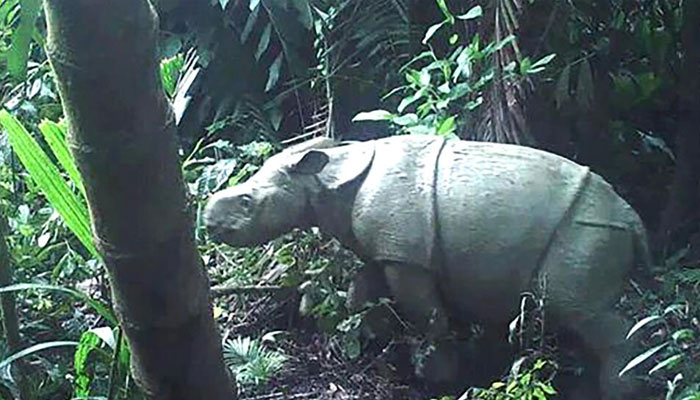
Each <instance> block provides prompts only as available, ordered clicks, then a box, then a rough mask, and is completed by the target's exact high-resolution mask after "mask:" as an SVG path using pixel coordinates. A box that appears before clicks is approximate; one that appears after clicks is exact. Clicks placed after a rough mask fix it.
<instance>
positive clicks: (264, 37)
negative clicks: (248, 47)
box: [255, 23, 272, 61]
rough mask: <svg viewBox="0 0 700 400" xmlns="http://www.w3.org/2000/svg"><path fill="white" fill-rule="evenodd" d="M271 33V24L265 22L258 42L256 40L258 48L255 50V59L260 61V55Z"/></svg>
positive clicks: (268, 41)
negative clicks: (265, 24)
mask: <svg viewBox="0 0 700 400" xmlns="http://www.w3.org/2000/svg"><path fill="white" fill-rule="evenodd" d="M271 34H272V24H269V23H268V24H267V26H266V27H265V30H264V31H263V34H262V36H261V37H260V42H258V49H257V50H256V51H255V60H256V61H260V57H262V55H263V54H264V53H265V50H267V47H268V46H269V45H270V35H271Z"/></svg>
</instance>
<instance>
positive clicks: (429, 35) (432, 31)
mask: <svg viewBox="0 0 700 400" xmlns="http://www.w3.org/2000/svg"><path fill="white" fill-rule="evenodd" d="M446 23H447V21H442V22H440V23H437V24H435V25H433V26H431V27H430V28H428V30H427V31H425V36H424V37H423V40H422V41H421V43H423V44H428V41H429V40H430V38H432V37H433V35H435V32H437V31H438V30H439V29H440V28H442V26H443V25H445V24H446Z"/></svg>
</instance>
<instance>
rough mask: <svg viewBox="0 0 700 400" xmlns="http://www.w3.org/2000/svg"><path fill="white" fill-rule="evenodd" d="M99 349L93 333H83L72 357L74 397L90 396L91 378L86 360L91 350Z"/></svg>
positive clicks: (98, 339) (97, 339)
mask: <svg viewBox="0 0 700 400" xmlns="http://www.w3.org/2000/svg"><path fill="white" fill-rule="evenodd" d="M99 348H100V338H99V337H98V336H97V335H96V334H94V333H93V332H90V331H88V332H83V334H82V335H81V336H80V343H79V344H78V348H77V349H75V354H74V356H73V369H74V371H75V390H74V394H75V397H85V396H89V395H90V385H91V384H92V380H93V376H92V374H91V373H90V370H89V368H88V365H89V364H88V359H89V357H90V353H91V352H92V351H93V350H96V349H99Z"/></svg>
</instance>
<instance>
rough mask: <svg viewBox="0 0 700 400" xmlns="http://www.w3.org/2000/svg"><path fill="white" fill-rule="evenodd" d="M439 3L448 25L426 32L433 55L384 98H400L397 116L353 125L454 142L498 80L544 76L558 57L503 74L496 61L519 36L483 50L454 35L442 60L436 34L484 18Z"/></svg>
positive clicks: (376, 116)
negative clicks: (385, 125)
mask: <svg viewBox="0 0 700 400" xmlns="http://www.w3.org/2000/svg"><path fill="white" fill-rule="evenodd" d="M437 3H438V5H439V7H440V10H441V11H442V13H443V15H444V19H443V21H441V22H439V23H437V24H435V25H432V26H431V27H430V28H428V30H427V31H426V33H425V36H424V38H423V42H422V43H423V44H424V45H428V50H427V51H424V52H422V53H420V54H419V55H417V56H416V57H414V58H413V59H412V60H411V61H409V62H408V64H406V65H405V66H404V67H403V68H402V70H401V72H403V74H404V79H405V81H406V85H404V86H401V87H398V88H396V89H394V90H392V91H391V92H390V93H389V94H387V95H386V96H385V99H386V98H389V97H394V96H397V95H398V96H400V99H401V100H400V102H399V104H398V107H397V108H396V113H392V112H389V111H385V110H375V111H370V112H364V113H360V114H358V115H356V116H355V118H354V119H353V120H354V121H377V120H379V121H381V120H386V121H389V122H391V123H392V124H393V125H394V126H395V127H396V128H397V130H398V131H399V133H409V134H428V135H438V136H445V137H450V138H455V137H457V136H458V134H457V132H459V131H460V125H464V124H465V123H466V122H467V117H468V114H469V113H471V112H473V111H474V110H476V109H477V108H478V107H479V106H480V105H481V104H482V103H483V102H484V93H485V91H486V89H487V88H488V86H489V85H490V84H491V83H492V82H493V81H494V79H500V80H503V81H509V80H514V79H517V78H518V77H519V76H526V75H530V74H535V73H538V72H541V71H542V70H543V69H544V66H545V65H546V64H548V63H549V62H550V61H551V60H552V59H553V58H554V55H553V54H552V55H548V56H546V57H543V58H541V59H539V60H538V61H535V62H532V61H530V59H528V58H525V59H524V60H523V61H522V62H521V63H520V66H519V68H518V66H517V65H516V63H515V62H511V63H510V64H508V65H507V66H506V67H505V68H504V69H503V70H502V71H500V70H499V69H497V68H496V67H495V57H496V55H497V53H498V52H500V51H501V50H502V49H503V48H504V47H505V46H507V45H509V44H511V43H512V42H514V40H515V37H514V36H508V37H506V38H504V39H502V40H500V41H495V42H491V43H488V44H486V45H483V44H482V43H481V39H480V37H479V35H474V36H473V37H472V39H471V41H470V42H469V43H465V44H459V43H458V42H459V41H460V36H459V34H458V33H456V32H450V33H449V36H450V39H449V43H450V46H451V49H450V51H449V52H448V54H446V55H445V56H441V55H439V54H438V53H437V51H436V50H435V49H434V48H433V47H432V46H431V45H430V44H429V42H430V41H431V39H433V37H434V36H435V34H436V33H437V32H438V31H439V30H441V29H444V28H445V27H453V26H454V24H455V22H456V21H457V20H472V19H476V18H478V17H480V16H481V14H482V9H481V6H475V7H473V8H472V9H470V10H469V11H468V12H467V13H466V14H463V15H453V14H452V13H451V12H450V11H449V9H448V8H447V5H446V3H445V1H444V0H438V1H437Z"/></svg>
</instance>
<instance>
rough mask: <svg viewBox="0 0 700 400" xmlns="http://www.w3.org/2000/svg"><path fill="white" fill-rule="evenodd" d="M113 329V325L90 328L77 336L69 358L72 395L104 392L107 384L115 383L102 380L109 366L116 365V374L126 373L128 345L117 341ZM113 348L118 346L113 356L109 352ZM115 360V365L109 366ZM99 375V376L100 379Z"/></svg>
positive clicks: (107, 373)
mask: <svg viewBox="0 0 700 400" xmlns="http://www.w3.org/2000/svg"><path fill="white" fill-rule="evenodd" d="M115 331H117V328H110V327H102V328H94V329H91V330H89V331H86V332H84V333H83V334H82V336H81V337H80V343H79V344H78V348H77V349H76V351H75V355H74V361H73V368H74V371H75V383H74V395H75V397H78V398H80V397H88V396H90V395H91V394H94V393H100V392H107V391H108V390H109V389H108V388H107V385H108V384H111V385H114V384H116V383H115V382H112V381H110V380H107V379H105V377H108V376H109V374H110V372H109V370H110V368H116V370H117V373H116V375H118V376H121V375H124V374H127V373H128V372H129V365H130V359H129V357H130V354H129V348H128V346H126V343H117V342H118V336H119V335H118V334H116V333H115ZM105 347H107V348H105ZM117 347H119V356H118V357H117V358H116V359H115V358H114V356H113V354H114V353H116V352H117ZM107 350H109V351H107ZM115 362H116V365H110V364H113V363H115ZM100 377H102V379H101V382H100V379H99V378H100Z"/></svg>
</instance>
